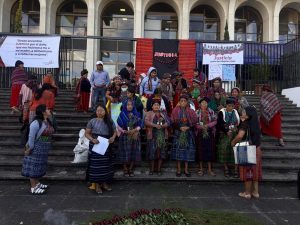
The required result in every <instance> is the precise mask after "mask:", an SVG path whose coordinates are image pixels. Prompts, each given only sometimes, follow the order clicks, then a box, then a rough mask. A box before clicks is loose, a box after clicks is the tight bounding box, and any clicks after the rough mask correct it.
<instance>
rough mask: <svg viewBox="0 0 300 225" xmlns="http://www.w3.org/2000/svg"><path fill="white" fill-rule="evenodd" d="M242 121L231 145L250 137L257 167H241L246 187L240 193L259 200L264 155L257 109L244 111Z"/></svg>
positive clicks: (241, 175)
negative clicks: (253, 146) (254, 149)
mask: <svg viewBox="0 0 300 225" xmlns="http://www.w3.org/2000/svg"><path fill="white" fill-rule="evenodd" d="M241 121H242V122H241V124H240V126H239V132H238V134H237V136H236V137H235V138H234V139H233V140H232V141H231V145H232V146H235V144H236V143H238V142H240V141H241V140H242V139H244V138H245V137H246V136H247V135H249V139H250V143H251V145H255V146H256V165H249V166H239V168H240V179H241V181H242V182H244V185H245V190H244V192H241V193H239V196H240V197H243V198H246V199H250V198H251V197H254V198H259V192H258V182H259V181H261V179H262V160H261V158H262V154H261V148H260V144H261V140H260V136H261V133H260V127H259V122H258V116H257V111H256V109H255V108H254V107H250V106H249V107H246V108H245V110H243V111H242V115H241Z"/></svg>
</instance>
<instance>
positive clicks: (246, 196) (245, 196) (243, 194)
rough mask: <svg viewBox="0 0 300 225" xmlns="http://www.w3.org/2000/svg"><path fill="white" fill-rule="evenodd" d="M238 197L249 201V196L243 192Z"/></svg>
mask: <svg viewBox="0 0 300 225" xmlns="http://www.w3.org/2000/svg"><path fill="white" fill-rule="evenodd" d="M239 196H240V197H242V198H245V199H251V195H250V194H246V193H245V192H240V193H239Z"/></svg>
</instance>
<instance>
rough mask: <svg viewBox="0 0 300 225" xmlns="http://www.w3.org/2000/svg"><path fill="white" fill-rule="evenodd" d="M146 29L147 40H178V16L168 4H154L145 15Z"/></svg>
mask: <svg viewBox="0 0 300 225" xmlns="http://www.w3.org/2000/svg"><path fill="white" fill-rule="evenodd" d="M144 27H145V28H144V29H145V30H144V31H145V34H144V36H145V37H146V38H161V39H176V38H177V32H178V19H177V14H176V12H175V11H174V9H173V8H172V7H171V6H170V5H168V4H165V3H157V4H154V5H152V6H151V7H150V8H149V9H148V11H147V13H146V15H145V24H144Z"/></svg>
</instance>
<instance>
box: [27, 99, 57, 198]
mask: <svg viewBox="0 0 300 225" xmlns="http://www.w3.org/2000/svg"><path fill="white" fill-rule="evenodd" d="M50 116H51V112H50V110H48V109H47V108H46V105H39V106H38V107H37V108H36V117H35V118H34V120H33V122H32V123H31V124H30V131H29V137H28V142H27V144H26V147H25V157H24V160H23V167H22V175H23V176H25V177H28V178H29V179H30V184H31V189H30V191H31V193H32V194H37V195H40V194H44V193H45V190H46V189H47V187H48V186H47V185H44V184H41V183H40V182H39V179H40V178H41V177H43V176H44V175H45V174H46V170H47V162H48V152H49V151H50V150H51V148H52V144H51V136H52V134H53V133H54V128H53V126H52V124H51V121H50V119H49V117H50Z"/></svg>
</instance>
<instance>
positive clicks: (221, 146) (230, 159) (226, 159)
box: [217, 97, 240, 178]
mask: <svg viewBox="0 0 300 225" xmlns="http://www.w3.org/2000/svg"><path fill="white" fill-rule="evenodd" d="M234 102H235V99H234V98H232V97H228V99H227V100H226V108H223V109H221V110H220V112H219V114H218V120H217V134H218V144H217V150H218V154H217V158H218V161H219V162H220V163H223V164H224V176H225V177H229V176H230V171H229V164H234V155H233V148H232V146H231V140H232V139H233V138H235V136H236V134H237V126H238V125H239V124H240V117H239V114H238V112H237V111H236V110H235V109H234ZM233 176H234V177H235V178H238V166H237V165H235V167H234V173H233Z"/></svg>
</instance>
